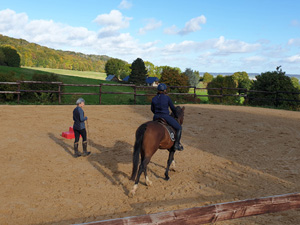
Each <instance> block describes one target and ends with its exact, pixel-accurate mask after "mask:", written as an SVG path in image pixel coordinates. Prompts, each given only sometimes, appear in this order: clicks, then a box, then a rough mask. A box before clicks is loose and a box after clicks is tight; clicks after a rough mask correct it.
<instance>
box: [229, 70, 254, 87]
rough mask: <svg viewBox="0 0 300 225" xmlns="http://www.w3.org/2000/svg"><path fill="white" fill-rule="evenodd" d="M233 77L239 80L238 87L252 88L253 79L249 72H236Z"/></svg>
mask: <svg viewBox="0 0 300 225" xmlns="http://www.w3.org/2000/svg"><path fill="white" fill-rule="evenodd" d="M232 76H233V79H234V80H235V81H237V82H238V88H245V89H247V90H248V89H250V87H251V83H252V82H251V80H250V79H249V76H248V73H246V72H245V71H243V72H235V73H234V74H233V75H232Z"/></svg>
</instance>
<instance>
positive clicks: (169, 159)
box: [165, 149, 175, 180]
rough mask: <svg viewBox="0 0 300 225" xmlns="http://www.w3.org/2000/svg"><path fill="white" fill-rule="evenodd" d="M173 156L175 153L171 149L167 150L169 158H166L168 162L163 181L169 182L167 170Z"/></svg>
mask: <svg viewBox="0 0 300 225" xmlns="http://www.w3.org/2000/svg"><path fill="white" fill-rule="evenodd" d="M174 154H175V151H174V150H173V149H169V158H168V162H167V168H166V172H165V180H169V179H170V177H169V169H170V165H171V163H172V162H173V160H174Z"/></svg>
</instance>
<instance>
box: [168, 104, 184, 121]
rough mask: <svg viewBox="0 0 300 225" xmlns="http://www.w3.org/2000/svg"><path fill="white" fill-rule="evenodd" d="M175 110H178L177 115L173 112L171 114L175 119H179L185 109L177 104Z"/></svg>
mask: <svg viewBox="0 0 300 225" xmlns="http://www.w3.org/2000/svg"><path fill="white" fill-rule="evenodd" d="M175 110H176V114H177V117H176V116H175V115H174V113H173V112H172V113H171V116H172V117H174V118H175V119H177V118H179V117H181V116H182V113H183V111H182V109H181V107H180V106H176V107H175Z"/></svg>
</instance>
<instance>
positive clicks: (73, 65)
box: [0, 34, 110, 72]
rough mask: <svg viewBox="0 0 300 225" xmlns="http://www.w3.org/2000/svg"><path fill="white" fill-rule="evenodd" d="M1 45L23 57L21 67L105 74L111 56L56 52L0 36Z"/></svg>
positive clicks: (21, 40)
mask: <svg viewBox="0 0 300 225" xmlns="http://www.w3.org/2000/svg"><path fill="white" fill-rule="evenodd" d="M0 45H10V46H13V47H14V48H15V49H16V50H17V51H18V53H19V54H20V55H21V66H28V67H43V68H54V69H68V70H78V71H95V72H104V67H105V63H106V62H107V60H108V59H110V57H109V56H106V55H85V54H83V53H77V52H71V51H62V50H55V49H51V48H48V47H44V46H41V45H38V44H35V43H30V42H28V41H26V40H24V39H16V38H11V37H7V36H4V35H1V34H0Z"/></svg>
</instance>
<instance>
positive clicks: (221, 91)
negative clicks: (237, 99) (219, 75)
mask: <svg viewBox="0 0 300 225" xmlns="http://www.w3.org/2000/svg"><path fill="white" fill-rule="evenodd" d="M220 95H222V97H221V103H223V98H224V96H223V87H221V90H220Z"/></svg>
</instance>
